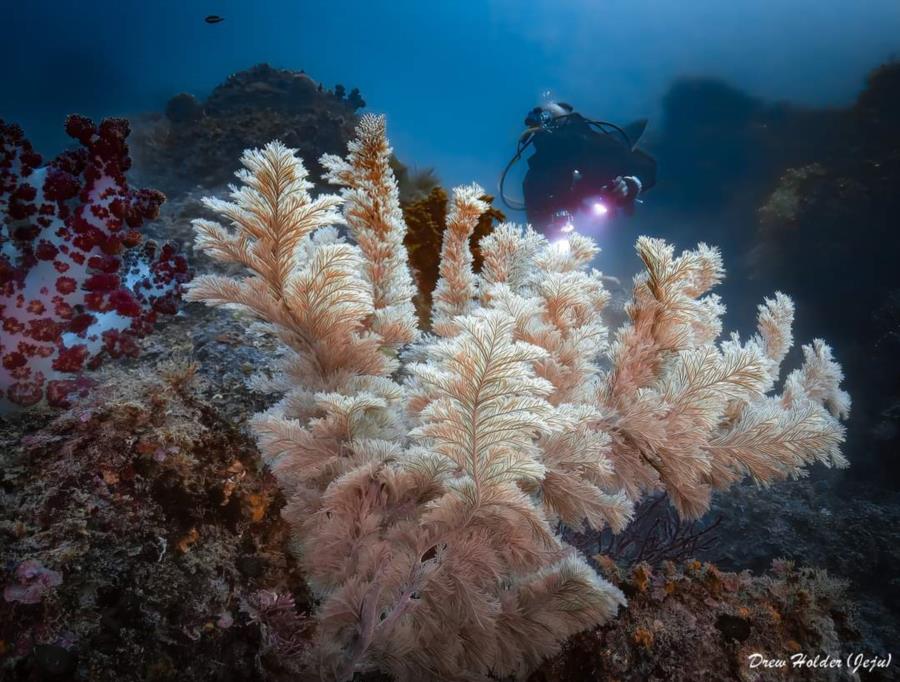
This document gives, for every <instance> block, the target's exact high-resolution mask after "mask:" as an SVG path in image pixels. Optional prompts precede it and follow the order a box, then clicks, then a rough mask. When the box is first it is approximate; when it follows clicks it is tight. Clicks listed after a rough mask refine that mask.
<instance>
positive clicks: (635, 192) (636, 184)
mask: <svg viewBox="0 0 900 682" xmlns="http://www.w3.org/2000/svg"><path fill="white" fill-rule="evenodd" d="M641 188H642V185H641V181H640V180H639V179H638V178H636V177H635V176H633V175H626V176H624V177H623V176H621V175H620V176H619V177H617V178H616V179H615V180H613V181H612V183H610V185H608V186H607V193H608V195H609V196H610V197H612V199H613V201H614V202H615V203H616V205H618V206H620V207H621V208H622V209H624V210H625V213H627V214H629V215H630V214H631V213H632V212H633V211H634V204H635V202H636V201H637V198H638V196H639V195H640V193H641Z"/></svg>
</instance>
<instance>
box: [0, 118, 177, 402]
mask: <svg viewBox="0 0 900 682" xmlns="http://www.w3.org/2000/svg"><path fill="white" fill-rule="evenodd" d="M66 132H67V133H68V134H69V135H70V136H71V137H73V138H75V139H76V140H77V141H78V142H79V143H80V144H81V147H80V148H79V149H76V150H72V151H67V152H65V153H63V154H61V155H59V156H58V157H57V158H56V159H54V160H53V161H51V162H50V163H49V164H47V165H45V166H42V165H41V164H42V159H41V156H40V155H39V154H37V153H35V152H34V150H33V149H32V147H31V144H30V143H29V142H28V140H27V139H26V138H25V136H24V135H23V133H22V129H21V128H20V127H19V126H16V125H11V124H6V123H4V122H3V121H0V327H2V328H3V330H4V332H5V333H4V334H3V337H2V339H0V358H2V360H3V361H2V363H0V406H2V405H4V404H6V406H7V407H8V406H9V403H13V404H17V405H29V404H33V403H35V402H38V401H39V400H40V399H41V398H43V397H46V398H47V399H48V402H51V403H55V404H58V405H64V404H66V402H67V396H68V393H67V391H66V390H64V389H66V387H71V386H75V385H76V383H77V382H75V383H73V381H72V377H73V375H77V374H78V373H79V372H80V371H81V370H82V368H84V367H96V366H97V364H98V363H99V362H100V360H101V356H102V355H103V354H104V353H107V354H109V353H112V354H114V355H119V354H122V353H123V352H127V353H128V354H132V353H133V352H134V350H135V349H136V348H137V346H136V343H135V337H137V336H140V335H143V334H144V333H146V332H147V331H149V330H150V329H151V328H152V325H153V323H154V321H155V320H156V316H157V315H158V314H159V313H165V314H172V313H174V312H175V311H176V309H177V302H178V300H179V298H180V294H181V285H182V284H183V283H185V282H186V281H187V280H188V279H189V277H190V273H189V271H188V267H187V262H186V261H185V259H184V257H183V256H181V255H179V254H178V253H177V252H176V251H175V249H174V247H172V246H169V245H167V246H164V247H163V248H161V249H157V248H156V247H155V245H153V246H150V245H146V246H145V247H144V248H143V249H140V251H139V253H137V254H136V253H135V251H137V250H136V249H134V247H136V246H137V245H138V244H139V243H140V233H139V232H138V231H137V229H136V228H139V227H140V226H141V225H142V224H143V223H144V222H145V221H146V220H152V219H154V218H156V216H157V215H158V213H159V207H160V205H161V204H162V202H163V201H164V200H165V197H164V196H163V195H162V194H160V193H159V192H156V191H154V190H148V189H132V188H131V187H129V186H128V182H127V180H126V178H125V173H126V171H127V170H128V169H129V167H130V166H131V159H130V158H129V156H128V146H127V144H126V139H127V137H128V133H129V127H128V122H127V121H125V120H124V119H114V118H111V119H106V120H104V121H103V122H102V123H101V124H100V125H99V126H97V125H95V124H94V123H93V121H91V120H90V119H88V118H85V117H83V116H74V115H73V116H69V118H68V119H67V121H66ZM129 250H131V251H129ZM51 384H52V387H53V390H52V391H51V390H49V389H50V387H51Z"/></svg>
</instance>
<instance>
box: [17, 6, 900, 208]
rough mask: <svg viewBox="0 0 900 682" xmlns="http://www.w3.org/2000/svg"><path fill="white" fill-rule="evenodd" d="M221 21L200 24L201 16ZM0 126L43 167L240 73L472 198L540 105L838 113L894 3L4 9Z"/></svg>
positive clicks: (896, 21)
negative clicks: (750, 98)
mask: <svg viewBox="0 0 900 682" xmlns="http://www.w3.org/2000/svg"><path fill="white" fill-rule="evenodd" d="M213 14H215V15H219V16H221V17H223V19H224V21H222V22H221V23H219V24H214V25H210V24H206V23H204V21H203V18H204V17H205V16H206V15H213ZM4 19H5V20H4V24H5V26H4V29H3V31H4V40H3V41H2V44H0V55H2V57H3V63H5V64H9V65H14V66H12V68H10V69H9V71H8V73H7V74H5V82H6V87H4V94H3V95H2V99H0V101H2V108H3V113H4V115H6V116H7V117H8V118H10V119H13V120H26V119H27V120H28V121H30V122H31V126H30V129H31V131H32V132H31V135H32V136H33V137H34V138H35V139H36V141H37V142H39V143H40V144H39V147H40V148H41V149H43V150H45V151H46V152H48V153H49V152H55V151H58V149H59V148H60V146H61V145H63V144H64V143H65V138H64V137H63V136H62V135H61V133H60V132H59V131H60V128H59V125H60V121H61V120H62V118H63V117H64V116H65V115H66V114H68V113H70V112H72V111H78V112H81V113H84V114H86V115H91V116H100V115H111V114H117V115H130V114H135V113H139V112H143V111H150V110H159V109H161V108H162V105H163V104H164V103H165V101H166V99H168V97H170V96H171V95H172V93H175V92H181V91H187V92H191V93H194V94H196V95H198V96H202V95H205V94H207V93H208V92H209V91H210V90H211V89H212V88H213V87H214V86H215V85H216V84H217V83H219V82H220V81H221V80H222V78H223V76H224V75H225V74H229V73H232V72H235V71H239V70H241V69H244V68H247V67H248V66H250V65H252V64H255V63H258V62H269V63H271V64H273V65H274V66H278V67H282V68H288V69H294V70H300V69H304V70H305V71H306V72H307V73H309V74H312V75H313V76H314V77H315V78H316V79H317V80H320V81H322V82H324V83H326V84H328V85H332V84H334V83H339V82H340V83H344V84H346V85H347V86H348V87H351V86H352V87H360V88H361V89H362V91H363V95H364V96H365V98H366V100H367V102H368V103H369V106H370V107H371V108H372V109H373V110H376V111H386V112H390V119H391V125H392V130H393V135H392V137H393V141H394V144H395V145H396V147H397V149H398V152H399V153H400V154H401V155H402V156H404V157H408V158H410V159H416V161H417V163H419V164H421V165H424V166H434V167H435V168H436V169H437V170H438V172H439V173H440V175H441V177H442V178H445V180H446V182H448V183H449V184H459V183H463V182H471V181H472V180H476V181H478V182H480V183H482V185H483V186H485V187H486V188H488V189H489V190H492V191H493V189H494V186H495V184H496V175H497V169H498V168H502V166H503V164H504V163H505V162H506V161H507V160H508V158H509V156H510V155H511V153H512V149H513V147H514V144H515V139H516V136H517V135H518V133H519V130H520V125H521V122H522V120H523V119H524V115H525V113H526V111H527V110H528V109H529V108H531V107H532V106H535V105H537V104H538V103H539V101H540V97H541V94H542V93H543V92H545V91H550V92H551V93H553V96H555V97H558V98H559V99H561V100H563V101H567V102H571V103H573V104H575V105H576V106H577V108H578V109H579V110H583V111H585V112H590V113H591V114H592V115H593V116H594V117H596V118H604V119H608V120H614V121H621V120H623V119H631V118H638V117H650V118H651V121H652V123H656V119H657V118H658V114H659V112H660V99H661V97H662V95H663V94H664V93H665V90H666V88H667V87H668V86H669V85H670V84H671V82H672V81H673V80H674V79H676V78H678V77H681V76H691V75H705V76H712V77H718V78H723V79H725V80H727V81H728V82H730V83H733V84H734V85H735V86H737V87H739V88H742V89H745V90H747V91H748V92H750V93H751V94H754V95H758V96H761V97H766V98H771V99H785V100H790V101H792V102H797V103H799V104H809V105H817V106H822V105H839V104H846V103H847V102H849V101H850V100H851V99H852V98H853V97H854V96H855V94H856V93H857V92H858V91H859V89H860V87H861V85H862V78H863V76H864V75H865V73H866V71H867V70H868V69H870V68H871V67H872V66H873V65H875V64H878V63H880V62H882V61H884V60H886V59H888V58H889V57H890V56H891V55H892V54H895V53H896V51H897V50H898V49H900V47H898V44H897V43H898V39H897V35H898V32H900V4H898V3H897V2H895V1H894V0H865V1H864V2H846V1H841V0H786V1H782V0H733V1H730V2H722V1H720V0H686V1H683V2H664V1H660V0H627V1H626V0H571V1H568V2H554V1H552V0H534V1H529V2H518V1H516V0H465V1H460V2H452V1H440V0H439V1H437V2H424V1H419V2H417V1H414V0H397V1H390V2H389V1H384V2H366V1H362V0H350V1H344V2H322V1H319V0H313V1H311V2H308V1H302V2H301V1H300V0H264V1H263V2H242V1H240V0H231V1H222V0H219V1H215V2H212V1H208V2H198V1H195V0H188V1H186V2H182V1H181V0H154V1H153V2H136V1H134V0H126V1H125V2H111V1H110V0H99V1H97V2H89V3H86V2H76V1H74V0H52V1H47V0H33V1H30V2H24V3H9V7H8V9H7V11H5V12H4Z"/></svg>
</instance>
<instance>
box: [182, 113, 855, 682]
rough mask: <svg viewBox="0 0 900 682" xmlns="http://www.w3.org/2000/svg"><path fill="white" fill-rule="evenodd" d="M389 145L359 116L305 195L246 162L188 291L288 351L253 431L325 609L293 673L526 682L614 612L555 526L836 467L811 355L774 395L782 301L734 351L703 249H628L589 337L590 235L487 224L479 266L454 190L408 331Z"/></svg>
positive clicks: (700, 505)
mask: <svg viewBox="0 0 900 682" xmlns="http://www.w3.org/2000/svg"><path fill="white" fill-rule="evenodd" d="M390 156H391V150H390V146H389V144H388V142H387V139H386V137H385V124H384V119H383V118H382V117H377V116H364V117H363V118H362V120H361V121H360V124H359V126H358V128H357V139H356V140H354V141H353V142H352V143H351V144H350V145H349V147H348V156H347V158H346V159H341V158H339V157H337V156H328V155H326V156H325V157H323V159H322V164H323V166H325V168H326V169H327V179H328V180H329V181H331V182H333V183H335V184H338V185H340V186H341V187H342V190H341V197H335V196H332V195H325V196H323V197H320V198H319V199H316V200H313V199H312V198H311V197H310V196H309V194H308V190H309V189H310V183H309V182H308V180H307V179H306V171H305V169H304V168H303V165H302V163H301V162H300V160H299V159H297V158H296V156H295V155H294V153H293V151H292V150H289V149H286V148H285V147H284V146H283V145H280V144H279V143H277V142H276V143H272V144H270V145H267V146H266V147H265V148H263V149H262V150H254V151H248V152H247V153H245V155H244V158H243V159H242V161H243V164H244V169H243V170H242V171H240V172H239V173H238V179H239V181H240V182H241V187H239V188H232V193H231V199H232V201H221V200H216V199H212V200H208V201H207V206H208V207H209V208H211V209H212V210H213V211H215V212H217V213H218V214H219V215H221V216H222V217H223V218H225V219H226V220H227V221H228V222H229V224H230V227H223V226H222V225H220V224H219V223H217V222H214V221H210V220H197V221H195V223H194V227H195V231H196V234H197V243H198V245H199V246H200V248H202V249H203V250H205V251H206V252H207V253H209V254H210V255H211V256H212V257H213V258H215V259H217V260H219V261H221V262H225V263H230V264H238V265H242V266H244V267H245V268H246V269H247V271H248V273H247V276H245V277H236V278H230V277H224V276H219V275H205V276H202V277H199V278H197V279H196V280H195V281H194V283H193V284H192V285H191V290H190V294H189V297H190V298H191V299H192V300H202V301H206V302H207V303H209V304H210V305H215V306H225V307H236V308H240V309H243V310H245V311H248V312H249V313H251V314H252V316H253V317H254V318H256V319H257V320H260V321H261V324H260V323H258V325H259V326H260V327H261V328H262V329H263V330H264V331H266V332H267V333H270V334H272V335H273V336H274V337H275V338H276V339H277V340H278V341H280V342H281V343H283V344H284V346H285V352H284V353H283V357H282V363H281V372H280V373H278V374H276V376H274V377H273V378H272V379H271V380H268V381H267V383H268V385H269V387H270V388H271V389H273V390H276V391H277V390H282V391H284V396H283V398H282V399H281V400H280V401H278V402H277V403H276V404H275V405H273V406H272V407H271V408H270V409H269V410H267V411H266V412H264V413H262V414H260V415H257V416H256V417H255V418H254V420H253V422H252V426H253V429H254V431H255V432H256V434H257V436H258V438H259V445H260V450H261V452H262V454H263V458H264V460H265V462H266V463H267V465H268V466H269V467H270V469H271V471H272V472H273V474H274V475H275V477H276V479H277V480H278V482H279V484H280V486H281V489H282V491H283V492H284V495H285V498H286V504H285V506H284V508H283V512H282V513H283V516H284V518H285V520H286V521H287V523H288V525H289V527H290V548H291V550H292V551H294V552H295V554H296V555H297V557H298V558H299V560H300V562H301V565H302V568H303V571H304V575H305V576H306V578H307V580H308V582H309V584H310V587H311V588H312V589H313V591H314V592H315V594H316V595H317V598H318V599H319V603H320V606H319V609H318V612H317V614H316V641H315V645H314V647H313V648H312V649H311V650H310V652H309V656H308V659H307V660H306V661H305V662H306V665H307V667H308V670H307V672H309V676H310V677H315V678H318V679H323V680H329V681H331V680H340V681H341V682H347V681H349V680H351V679H353V677H354V676H355V675H357V674H358V673H365V672H368V671H372V670H376V669H381V670H384V671H387V672H389V673H391V674H393V675H394V676H395V678H396V679H398V680H401V681H410V682H412V681H416V682H420V681H425V680H459V681H466V682H468V681H469V680H489V679H496V678H497V677H499V676H505V675H516V676H518V677H519V678H522V677H524V676H526V675H527V674H528V673H529V672H530V671H531V670H532V669H533V668H534V667H535V666H536V665H537V664H538V663H539V662H540V661H541V660H542V659H543V658H544V657H546V656H548V655H551V654H552V653H553V652H554V651H556V650H557V649H558V647H559V644H560V642H561V641H562V640H563V639H564V638H565V637H567V636H569V635H570V634H573V633H575V632H577V631H579V630H581V629H583V628H587V627H591V626H593V625H596V624H598V623H602V622H604V621H606V620H608V619H609V618H612V617H613V616H614V615H615V613H616V610H617V609H618V607H619V606H621V605H623V604H624V603H625V599H624V596H623V595H622V593H621V592H620V591H619V590H617V589H616V588H615V587H613V586H612V585H610V584H608V583H607V582H605V581H603V580H602V579H600V578H599V577H598V576H597V575H596V574H595V573H594V572H593V571H592V570H591V569H590V567H589V566H588V565H587V564H586V563H585V562H584V559H583V558H580V557H579V556H577V554H576V553H575V551H574V550H573V549H572V548H571V547H568V546H567V545H566V544H565V543H564V542H563V541H562V539H561V537H560V536H559V535H558V534H557V533H555V532H554V527H555V526H556V525H557V524H559V523H563V524H566V525H568V526H570V527H573V528H579V527H581V526H583V525H587V526H589V527H592V528H595V529H600V528H604V527H609V528H611V529H612V530H613V532H618V531H621V530H623V529H624V528H625V527H626V526H627V524H628V523H629V521H630V520H631V517H632V514H633V509H634V503H635V502H637V501H639V500H640V498H641V497H642V496H643V495H644V494H646V493H648V492H655V491H659V490H664V491H665V492H666V493H667V494H668V496H669V499H670V500H671V501H672V504H673V505H674V507H675V508H676V509H677V511H678V512H679V513H680V514H681V515H682V516H684V517H687V518H697V517H699V516H701V515H702V514H703V513H704V512H705V511H706V510H707V509H708V507H709V503H710V495H711V493H712V491H713V490H719V489H724V488H726V487H727V486H729V485H731V484H732V483H734V482H735V481H738V480H740V479H741V478H743V477H744V476H748V475H749V476H751V477H752V478H754V479H755V480H756V481H758V482H760V483H765V482H767V481H771V480H775V479H780V478H785V477H792V476H799V475H802V474H803V473H804V471H805V467H807V466H808V465H810V464H812V463H813V462H822V463H824V464H827V465H832V466H845V465H846V460H845V459H844V458H843V456H842V455H841V453H840V444H841V443H842V441H843V438H844V429H843V427H842V425H841V424H840V420H841V419H843V418H846V416H847V412H848V410H849V407H850V401H849V397H848V396H847V394H846V393H845V392H844V391H843V390H842V389H841V387H840V383H841V380H842V374H841V369H840V366H839V365H838V364H837V362H835V360H834V358H833V357H832V353H831V349H830V348H829V347H828V346H827V345H826V344H825V343H824V342H823V341H821V340H815V341H813V343H812V344H811V345H809V346H804V347H803V353H804V362H803V365H802V366H801V367H800V369H797V370H794V371H793V372H791V373H789V374H788V375H787V378H786V379H785V381H784V386H783V390H782V393H781V395H773V389H774V388H775V384H776V382H777V381H778V377H779V376H780V365H781V363H782V362H783V360H784V358H785V357H786V355H787V353H788V351H789V349H790V347H791V343H792V331H791V326H792V323H793V317H794V307H793V303H792V302H791V300H790V299H789V298H788V297H787V296H785V295H783V294H781V293H777V294H775V296H774V298H771V299H766V301H765V302H764V304H763V305H762V306H760V308H759V315H758V330H757V333H756V334H755V335H754V336H753V337H752V338H750V339H749V340H748V341H746V342H742V341H741V340H740V339H739V338H738V337H737V335H733V336H731V337H726V339H725V340H721V341H720V340H719V337H720V336H721V332H722V316H723V314H724V306H723V305H722V303H721V301H720V300H719V298H718V296H716V294H714V293H711V290H712V289H713V287H715V285H716V284H718V283H719V282H720V281H721V279H722V277H723V274H724V271H723V268H722V258H721V254H720V253H719V251H718V250H717V249H715V248H712V247H708V246H706V245H704V244H700V245H699V246H698V247H697V248H696V249H694V250H691V251H685V252H683V253H681V254H680V255H676V254H675V250H674V249H673V248H672V246H670V245H669V244H667V243H665V242H664V241H662V240H657V239H649V238H645V237H641V238H640V239H639V240H638V243H637V251H638V255H639V257H640V258H641V260H642V262H643V263H644V266H645V271H644V272H643V273H641V274H639V275H638V276H637V277H635V280H634V286H633V290H632V296H631V300H630V301H629V302H628V304H627V306H626V313H627V315H628V322H627V323H626V324H625V325H624V326H623V327H622V328H621V329H619V330H618V332H617V333H616V335H615V337H614V340H613V342H612V343H611V344H610V343H609V342H608V339H607V329H606V327H605V326H604V323H603V318H602V315H603V311H604V308H605V306H606V305H607V303H608V301H609V298H610V297H609V294H608V293H607V292H606V290H605V289H604V286H603V282H604V278H603V276H602V275H601V274H600V273H599V272H598V271H596V270H594V269H591V268H590V263H591V261H592V260H593V259H594V258H595V256H596V255H597V252H598V250H597V248H596V245H595V244H594V243H593V242H592V241H591V240H590V239H588V238H586V237H584V236H581V235H578V234H572V235H570V236H569V239H568V246H569V248H568V249H567V250H566V249H560V248H558V246H557V245H551V244H550V243H548V241H547V240H546V239H545V238H543V237H541V236H539V235H538V234H536V233H535V232H534V231H532V230H531V229H530V228H525V229H521V228H518V227H515V226H512V225H508V224H504V225H500V226H499V227H498V228H497V229H496V230H495V231H494V232H493V234H490V235H488V236H487V237H485V238H484V239H482V240H481V242H480V250H481V255H482V257H483V268H482V271H481V273H480V274H479V275H476V274H475V273H474V272H473V268H472V254H471V251H470V249H469V241H470V238H471V235H472V234H473V230H474V229H475V226H476V224H477V223H478V221H479V218H480V217H481V216H482V214H483V213H484V211H485V210H486V209H487V204H486V203H485V201H484V200H483V199H482V196H483V192H482V190H481V188H479V187H478V186H477V185H472V186H469V187H462V188H458V189H457V190H456V191H455V193H454V198H453V202H452V206H451V208H450V211H449V216H448V220H447V227H446V230H445V233H444V239H443V243H442V249H441V265H440V280H439V282H438V285H437V288H436V290H435V292H434V305H433V315H434V317H433V329H434V335H430V334H426V335H422V336H420V335H419V334H418V330H417V329H416V326H415V314H414V309H413V306H412V293H413V291H412V280H411V278H410V273H409V268H408V263H407V253H406V250H405V249H404V246H403V238H404V234H405V230H406V228H405V225H404V223H403V216H402V214H401V212H400V209H399V203H398V199H397V186H396V179H395V178H394V175H393V172H392V170H391V167H390ZM342 202H343V213H342V214H340V215H339V214H338V213H337V208H338V206H339V205H341V203H342ZM341 221H343V222H345V223H346V225H347V227H348V231H349V236H344V235H341V234H339V233H338V232H337V230H336V229H335V228H334V227H333V224H337V223H340V222H341ZM602 367H606V369H605V370H604V369H601V368H602Z"/></svg>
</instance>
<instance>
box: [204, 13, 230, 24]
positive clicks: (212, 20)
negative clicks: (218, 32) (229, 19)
mask: <svg viewBox="0 0 900 682" xmlns="http://www.w3.org/2000/svg"><path fill="white" fill-rule="evenodd" d="M203 21H205V22H206V23H207V24H219V23H221V22H223V21H225V17H220V16H218V15H217V14H210V15H209V16H208V17H206V19H204V20H203Z"/></svg>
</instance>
